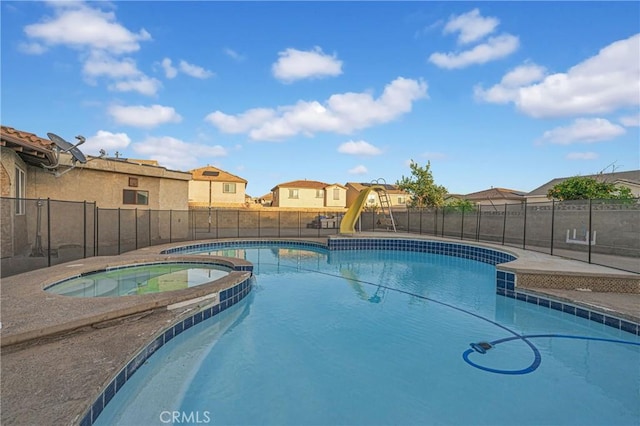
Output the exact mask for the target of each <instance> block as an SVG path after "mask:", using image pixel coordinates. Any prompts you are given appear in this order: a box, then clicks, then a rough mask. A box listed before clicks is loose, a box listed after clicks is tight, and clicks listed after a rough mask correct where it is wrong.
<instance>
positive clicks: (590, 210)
mask: <svg viewBox="0 0 640 426" xmlns="http://www.w3.org/2000/svg"><path fill="white" fill-rule="evenodd" d="M591 212H592V204H591V198H589V232H588V233H587V242H588V247H589V263H591V240H592V239H593V237H592V236H591V235H592V234H593V232H592V230H591V216H592V213H591Z"/></svg>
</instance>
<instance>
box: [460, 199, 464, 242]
mask: <svg viewBox="0 0 640 426" xmlns="http://www.w3.org/2000/svg"><path fill="white" fill-rule="evenodd" d="M460 239H461V240H464V207H462V216H461V218H460Z"/></svg>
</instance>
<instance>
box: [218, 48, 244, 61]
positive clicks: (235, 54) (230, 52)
mask: <svg viewBox="0 0 640 426" xmlns="http://www.w3.org/2000/svg"><path fill="white" fill-rule="evenodd" d="M223 51H224V53H225V55H227V56H229V57H230V58H233V59H235V60H236V61H238V62H240V61H244V60H245V57H244V55H241V54H239V53H238V52H236V51H235V50H233V49H229V48H228V47H226V48H225V49H224V50H223Z"/></svg>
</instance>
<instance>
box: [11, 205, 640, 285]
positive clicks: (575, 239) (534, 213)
mask: <svg viewBox="0 0 640 426" xmlns="http://www.w3.org/2000/svg"><path fill="white" fill-rule="evenodd" d="M0 210H1V212H2V222H1V224H0V230H1V238H2V239H1V257H2V259H1V261H2V264H1V270H0V276H2V277H6V276H10V275H14V274H18V273H22V272H27V271H30V270H34V269H39V268H45V267H48V266H52V265H57V264H60V263H64V262H68V261H73V260H78V259H82V258H87V257H92V256H111V255H118V254H122V253H126V252H129V251H132V250H137V249H140V248H144V247H150V246H156V245H161V244H166V243H180V242H185V241H198V240H211V239H225V238H322V237H328V236H329V235H335V234H338V233H339V232H340V220H341V219H342V217H343V215H344V211H336V212H327V211H317V212H314V211H309V210H308V209H307V210H305V211H292V210H270V209H268V208H264V209H260V210H254V209H251V210H249V209H222V208H220V209H216V208H204V209H192V210H151V209H141V208H117V209H106V208H101V207H99V206H98V205H96V203H93V202H87V201H85V202H71V201H59V200H51V199H22V198H20V199H16V198H5V197H2V198H0ZM393 217H394V220H395V225H396V230H397V232H401V233H409V234H417V235H425V236H435V237H444V238H450V239H456V240H462V241H476V242H489V243H494V244H498V245H503V246H511V247H518V248H521V249H525V250H533V251H538V252H543V253H547V254H550V255H557V256H562V257H566V258H570V259H575V260H580V261H584V262H588V263H594V264H598V265H604V266H609V267H612V268H616V269H621V270H625V271H631V272H640V199H635V200H631V201H621V200H576V201H549V202H536V203H527V202H523V203H517V204H501V205H499V204H491V205H478V206H475V207H474V208H473V209H468V208H467V209H455V208H450V207H444V208H428V209H426V208H425V209H406V208H403V209H397V210H394V211H393ZM384 219H385V216H384V215H383V214H382V212H377V211H363V212H362V214H361V215H360V218H359V220H358V223H357V225H356V230H357V231H362V232H381V233H384V232H393V230H392V229H391V230H390V229H388V222H387V221H386V220H384Z"/></svg>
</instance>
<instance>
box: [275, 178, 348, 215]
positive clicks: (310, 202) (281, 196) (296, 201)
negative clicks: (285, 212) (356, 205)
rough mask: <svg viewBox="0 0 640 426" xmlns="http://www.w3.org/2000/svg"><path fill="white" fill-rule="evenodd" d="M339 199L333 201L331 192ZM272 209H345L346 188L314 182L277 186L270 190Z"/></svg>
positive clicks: (289, 183) (303, 181)
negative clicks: (337, 195) (336, 191)
mask: <svg viewBox="0 0 640 426" xmlns="http://www.w3.org/2000/svg"><path fill="white" fill-rule="evenodd" d="M334 189H336V190H338V191H339V192H338V194H339V197H338V198H339V199H337V200H335V199H334V192H333V190H334ZM271 193H272V194H273V202H272V204H271V205H272V206H273V207H287V208H311V209H313V208H317V209H320V208H327V207H329V208H345V207H346V188H345V187H343V186H342V185H339V184H328V183H324V182H319V181H314V180H297V181H292V182H287V183H282V184H279V185H277V186H275V187H273V188H272V189H271Z"/></svg>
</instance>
